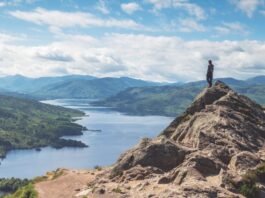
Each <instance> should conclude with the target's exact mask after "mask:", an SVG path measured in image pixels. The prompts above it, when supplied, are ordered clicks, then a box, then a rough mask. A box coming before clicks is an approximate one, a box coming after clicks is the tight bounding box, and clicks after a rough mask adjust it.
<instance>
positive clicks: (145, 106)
mask: <svg viewBox="0 0 265 198" xmlns="http://www.w3.org/2000/svg"><path fill="white" fill-rule="evenodd" d="M219 80H221V81H223V82H225V83H226V84H228V85H229V86H231V87H232V88H233V89H235V90H236V91H238V92H239V93H240V94H244V95H246V96H249V97H250V98H252V99H253V100H255V101H256V102H258V103H260V104H263V105H265V76H258V77H255V78H251V79H247V80H245V81H243V80H237V79H234V78H221V79H219ZM206 86H207V85H206V82H205V81H197V82H190V83H185V84H182V85H174V86H171V85H167V86H153V87H137V88H130V89H127V90H125V91H122V92H120V93H118V94H116V95H115V96H112V97H109V98H107V99H105V100H101V101H97V102H94V103H93V105H100V106H107V107H112V108H115V109H116V110H119V111H121V112H126V113H129V114H137V115H165V116H176V115H179V114H180V113H182V112H183V111H184V110H185V109H186V108H187V106H188V105H189V104H190V103H191V102H192V101H193V100H194V98H195V96H196V95H197V94H198V93H199V92H200V90H201V89H202V88H203V87H206Z"/></svg>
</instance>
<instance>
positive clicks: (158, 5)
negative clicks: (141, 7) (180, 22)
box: [145, 0, 206, 20]
mask: <svg viewBox="0 0 265 198" xmlns="http://www.w3.org/2000/svg"><path fill="white" fill-rule="evenodd" d="M145 1H146V2H148V3H151V4H153V5H154V7H155V9H158V10H159V9H163V8H178V9H183V10H185V11H186V12H188V14H189V15H190V16H194V17H196V19H197V20H201V19H205V18H206V14H205V11H204V10H203V8H202V7H200V6H198V5H197V4H195V3H190V2H189V1H188V0H145Z"/></svg>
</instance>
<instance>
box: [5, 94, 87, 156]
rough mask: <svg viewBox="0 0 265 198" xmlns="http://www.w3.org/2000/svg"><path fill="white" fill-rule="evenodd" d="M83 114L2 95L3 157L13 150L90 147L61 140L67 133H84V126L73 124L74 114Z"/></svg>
mask: <svg viewBox="0 0 265 198" xmlns="http://www.w3.org/2000/svg"><path fill="white" fill-rule="evenodd" d="M82 115H83V113H82V112H80V111H77V110H72V109H66V108H63V107H57V106H52V105H47V104H43V103H40V102H37V101H34V100H26V99H18V98H15V97H11V96H3V95H0V157H4V156H5V154H6V152H7V151H9V150H12V149H29V148H38V147H41V146H53V147H56V148H60V147H64V146H77V147H84V146H86V145H85V144H83V143H82V142H77V141H73V140H64V139H60V137H61V136H63V135H79V134H82V126H80V125H78V124H75V123H72V117H76V116H82Z"/></svg>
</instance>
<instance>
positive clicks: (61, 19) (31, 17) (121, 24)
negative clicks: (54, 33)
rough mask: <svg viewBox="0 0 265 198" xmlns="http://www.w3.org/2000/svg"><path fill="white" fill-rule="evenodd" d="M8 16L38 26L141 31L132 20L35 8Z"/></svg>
mask: <svg viewBox="0 0 265 198" xmlns="http://www.w3.org/2000/svg"><path fill="white" fill-rule="evenodd" d="M9 14H10V15H11V16H13V17H16V18H18V19H21V20H24V21H28V22H32V23H35V24H38V25H48V26H51V27H57V28H69V27H114V28H125V29H143V28H144V27H143V26H142V25H140V24H138V23H136V22H135V21H133V20H129V19H128V20H126V19H124V20H118V19H114V18H110V19H101V18H99V17H97V16H95V15H93V14H91V13H88V12H63V11H58V10H46V9H44V8H36V9H35V10H33V11H20V10H16V11H11V12H9Z"/></svg>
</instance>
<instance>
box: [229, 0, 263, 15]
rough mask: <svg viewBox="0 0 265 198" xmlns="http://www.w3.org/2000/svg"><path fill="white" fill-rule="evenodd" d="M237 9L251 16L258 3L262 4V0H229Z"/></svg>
mask: <svg viewBox="0 0 265 198" xmlns="http://www.w3.org/2000/svg"><path fill="white" fill-rule="evenodd" d="M229 1H230V2H231V3H232V4H233V5H235V6H236V8H237V9H239V10H241V11H242V12H244V13H245V14H246V15H247V16H248V17H252V15H253V13H254V12H255V11H256V9H257V7H258V6H259V5H264V3H265V1H264V0H229Z"/></svg>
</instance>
